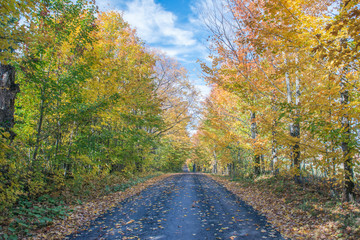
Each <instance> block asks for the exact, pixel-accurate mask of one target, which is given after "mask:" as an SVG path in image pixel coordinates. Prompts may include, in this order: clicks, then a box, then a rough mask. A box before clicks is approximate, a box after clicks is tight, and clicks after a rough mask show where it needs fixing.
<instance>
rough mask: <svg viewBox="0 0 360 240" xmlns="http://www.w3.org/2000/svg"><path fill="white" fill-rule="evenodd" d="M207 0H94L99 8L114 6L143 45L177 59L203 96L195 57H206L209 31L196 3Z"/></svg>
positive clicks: (205, 91) (205, 89)
mask: <svg viewBox="0 0 360 240" xmlns="http://www.w3.org/2000/svg"><path fill="white" fill-rule="evenodd" d="M205 1H209V0H97V1H96V2H97V4H98V6H99V8H100V10H101V11H105V10H117V11H121V12H123V13H124V19H125V20H126V21H127V22H128V23H129V24H130V25H131V26H132V27H133V28H136V30H137V32H138V35H139V37H140V38H141V39H142V40H143V41H144V42H145V44H146V45H147V46H150V47H154V48H157V49H160V50H162V51H163V52H165V53H166V54H167V55H168V56H170V57H173V58H175V59H177V60H178V61H179V62H180V63H181V64H182V65H183V66H184V67H185V68H186V69H187V70H188V73H189V78H190V80H191V81H192V83H193V84H194V85H195V87H196V88H197V89H198V90H199V91H200V93H201V94H202V96H203V97H205V96H207V95H208V94H209V91H210V88H209V87H208V86H207V85H206V83H205V82H204V81H203V80H202V79H201V77H200V75H201V72H200V66H199V64H198V63H196V61H197V60H198V59H199V60H201V61H206V59H207V56H208V51H207V49H206V47H205V44H206V38H207V36H208V35H209V34H208V32H207V31H206V30H205V28H204V26H203V24H202V21H201V20H200V17H199V16H198V14H197V12H198V10H197V9H198V7H197V6H199V4H201V3H202V2H205Z"/></svg>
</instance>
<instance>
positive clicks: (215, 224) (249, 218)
mask: <svg viewBox="0 0 360 240" xmlns="http://www.w3.org/2000/svg"><path fill="white" fill-rule="evenodd" d="M68 239H86V240H88V239H89V240H90V239H166V240H168V239H169V240H172V239H174V240H175V239H176V240H178V239H184V240H191V239H199V240H201V239H254V240H255V239H256V240H260V239H283V238H282V237H281V235H280V234H279V232H277V231H276V230H274V229H273V228H272V227H271V225H270V224H269V223H267V222H266V218H265V217H264V216H261V215H259V214H258V213H257V212H256V211H255V210H254V209H253V208H252V207H250V206H248V205H246V204H245V203H244V202H243V201H241V200H240V199H239V198H238V197H236V196H235V195H234V194H232V193H230V192H229V191H228V190H226V189H225V188H224V187H222V186H221V185H219V184H218V183H216V182H215V181H214V180H212V179H211V178H209V177H207V176H206V175H203V174H194V173H184V174H178V175H174V176H171V177H169V178H166V179H165V180H163V181H161V182H159V183H157V184H155V185H153V186H151V187H149V188H147V189H146V190H144V191H143V192H141V193H140V194H139V195H137V196H134V197H132V198H129V199H127V200H125V201H123V202H121V203H119V205H118V207H116V208H114V209H112V210H111V211H109V212H107V213H106V214H104V215H103V216H101V217H99V218H97V219H96V220H94V221H93V222H92V223H91V225H90V226H89V227H86V229H83V230H81V231H79V232H77V233H75V234H73V235H70V236H68Z"/></svg>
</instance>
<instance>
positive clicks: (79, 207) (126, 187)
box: [0, 173, 171, 239]
mask: <svg viewBox="0 0 360 240" xmlns="http://www.w3.org/2000/svg"><path fill="white" fill-rule="evenodd" d="M159 174H160V173H157V174H152V175H149V174H147V175H143V176H137V177H133V178H131V179H128V180H122V181H120V182H119V183H118V184H112V185H111V186H107V187H104V189H103V190H102V191H100V190H99V191H97V192H96V191H94V192H92V193H91V194H84V195H83V196H82V197H80V196H78V197H77V198H75V196H74V195H72V196H70V195H71V194H69V193H66V192H63V193H62V194H63V195H64V196H53V195H52V196H50V195H43V196H41V197H39V198H37V199H36V200H29V199H27V198H25V197H24V198H22V199H20V200H19V201H18V203H17V205H16V206H15V207H14V208H13V209H11V210H10V211H9V213H8V214H7V216H6V217H4V216H3V217H2V219H1V222H0V223H1V226H0V239H60V238H63V237H64V236H66V235H68V234H70V233H72V232H74V231H76V230H77V229H78V228H79V227H80V226H83V225H84V224H86V223H88V222H89V221H91V220H92V219H94V218H96V217H97V216H99V215H100V214H102V213H103V212H104V211H106V210H108V209H111V208H112V207H114V206H115V205H116V203H118V202H119V201H122V200H124V199H126V198H128V197H131V196H134V195H136V194H138V193H140V192H141V191H142V190H144V189H145V188H147V187H148V186H150V185H152V184H154V183H156V182H158V181H160V180H162V179H164V178H166V177H168V176H170V175H171V174H163V175H160V176H159ZM106 193H107V194H106ZM105 194H106V195H105ZM56 195H58V194H56ZM71 197H72V198H73V201H69V198H71ZM74 200H75V201H74ZM70 203H72V204H70Z"/></svg>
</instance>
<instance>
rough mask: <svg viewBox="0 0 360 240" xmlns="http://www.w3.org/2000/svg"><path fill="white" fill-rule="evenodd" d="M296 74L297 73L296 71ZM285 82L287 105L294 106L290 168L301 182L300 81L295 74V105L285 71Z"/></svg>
mask: <svg viewBox="0 0 360 240" xmlns="http://www.w3.org/2000/svg"><path fill="white" fill-rule="evenodd" d="M284 62H285V65H286V64H287V59H286V56H285V54H284ZM297 74H298V73H297ZM285 82H286V90H287V102H288V104H289V107H291V108H292V107H293V106H294V108H295V110H294V112H293V110H291V111H290V121H291V122H290V125H289V128H290V136H291V137H292V140H293V139H294V143H291V145H290V159H291V162H292V163H291V164H292V170H293V171H294V181H295V182H296V183H301V180H300V144H299V143H300V124H299V111H298V105H299V103H300V81H299V77H298V76H296V80H295V85H296V86H295V88H296V89H295V105H294V102H293V96H292V89H291V83H290V77H289V73H288V72H285Z"/></svg>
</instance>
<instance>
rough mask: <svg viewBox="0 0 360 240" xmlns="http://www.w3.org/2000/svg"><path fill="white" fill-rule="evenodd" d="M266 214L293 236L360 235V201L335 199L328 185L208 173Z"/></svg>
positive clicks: (347, 238)
mask: <svg viewBox="0 0 360 240" xmlns="http://www.w3.org/2000/svg"><path fill="white" fill-rule="evenodd" d="M209 176H210V177H212V178H213V179H214V180H216V181H217V182H219V183H220V184H222V185H223V186H225V187H226V188H227V189H228V190H229V191H231V192H232V193H234V194H235V195H237V196H239V197H240V198H241V199H242V200H244V201H245V202H246V203H247V204H249V205H251V206H253V207H254V208H255V209H256V210H258V211H259V212H261V213H262V214H264V215H265V216H266V217H267V219H268V221H269V222H270V223H271V224H272V225H273V226H275V227H277V228H278V229H279V230H280V232H281V234H282V235H283V236H284V237H286V238H291V239H306V240H307V239H326V240H331V239H339V240H340V239H342V240H359V239H360V206H359V203H356V202H355V203H343V202H341V201H340V199H334V198H333V197H331V196H330V194H329V189H327V188H326V187H321V186H316V185H308V186H304V185H303V186H301V185H297V184H294V183H293V181H292V180H291V179H288V178H286V177H280V176H279V177H275V176H263V177H260V178H258V179H256V180H255V181H249V180H246V179H230V178H229V177H221V176H214V175H209Z"/></svg>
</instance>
